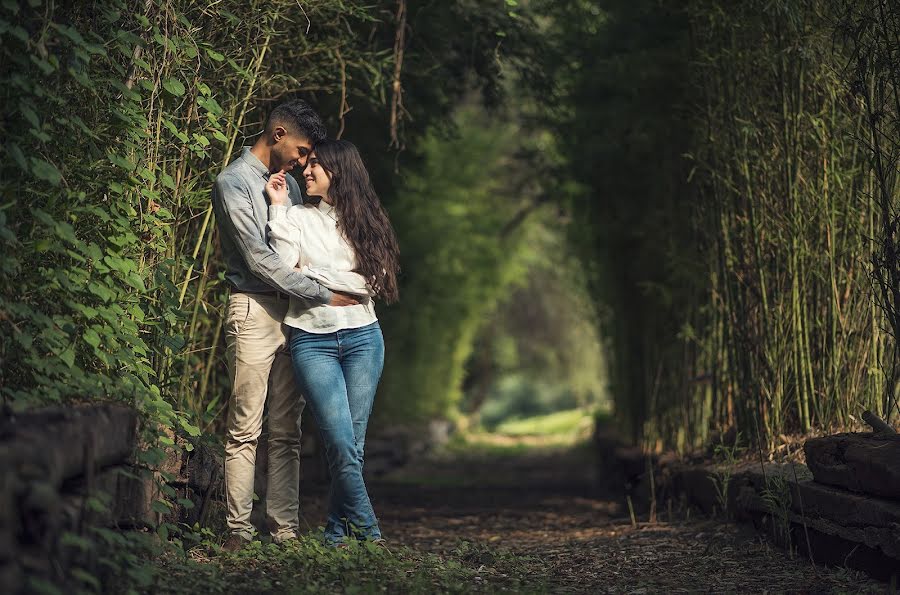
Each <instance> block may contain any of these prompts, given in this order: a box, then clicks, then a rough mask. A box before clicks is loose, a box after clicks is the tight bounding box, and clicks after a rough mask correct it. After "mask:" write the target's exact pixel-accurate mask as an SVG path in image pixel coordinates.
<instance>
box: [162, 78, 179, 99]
mask: <svg viewBox="0 0 900 595" xmlns="http://www.w3.org/2000/svg"><path fill="white" fill-rule="evenodd" d="M163 88H164V89H165V90H166V91H168V92H169V93H171V94H172V95H175V96H176V97H181V96H182V95H184V85H183V84H182V83H181V81H179V80H178V79H176V78H169V79H166V80H165V82H163Z"/></svg>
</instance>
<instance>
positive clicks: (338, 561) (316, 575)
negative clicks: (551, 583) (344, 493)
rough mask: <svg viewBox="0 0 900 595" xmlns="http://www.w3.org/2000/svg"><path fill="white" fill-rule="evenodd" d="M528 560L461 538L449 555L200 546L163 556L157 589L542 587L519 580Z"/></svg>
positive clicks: (315, 543)
mask: <svg viewBox="0 0 900 595" xmlns="http://www.w3.org/2000/svg"><path fill="white" fill-rule="evenodd" d="M529 562H530V560H529V559H528V558H524V557H521V556H517V555H515V554H512V553H509V552H506V551H504V550H500V549H495V548H491V547H489V546H488V545H486V544H475V543H470V542H460V544H459V545H458V546H457V547H456V548H455V549H454V550H452V551H451V552H449V553H448V555H446V556H438V555H434V554H430V553H424V552H419V551H416V550H412V549H409V548H404V547H393V546H388V547H387V548H384V547H379V546H377V545H374V544H372V543H365V542H351V543H350V544H349V547H348V548H346V549H336V548H332V547H328V546H325V545H324V544H323V543H322V542H321V541H320V540H319V539H318V537H316V536H312V535H309V536H306V537H303V538H301V539H299V540H297V541H294V542H289V543H288V544H284V545H276V544H271V543H270V544H262V543H259V542H257V543H254V544H251V545H250V546H248V547H247V548H245V549H244V550H242V551H241V552H239V553H237V554H233V555H230V554H221V553H218V552H216V550H215V548H213V547H212V546H209V545H203V546H199V547H197V548H195V549H194V550H191V551H190V552H188V554H187V555H183V554H182V555H173V554H170V555H167V556H165V557H163V558H162V559H161V560H160V565H159V567H158V568H159V572H158V573H157V576H156V577H155V578H156V580H155V581H154V585H153V586H152V588H151V589H150V590H152V591H153V592H154V593H254V594H261V593H298V594H299V593H383V592H387V593H398V592H399V593H470V592H497V591H511V592H517V593H522V592H525V593H540V592H546V588H545V587H544V585H543V584H541V583H538V584H531V585H526V584H524V582H523V580H524V579H523V578H521V577H523V576H524V575H525V568H526V565H527V564H529Z"/></svg>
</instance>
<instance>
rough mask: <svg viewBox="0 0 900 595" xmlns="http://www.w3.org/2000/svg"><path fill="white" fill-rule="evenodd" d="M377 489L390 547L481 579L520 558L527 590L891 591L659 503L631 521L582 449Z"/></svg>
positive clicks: (313, 502)
mask: <svg viewBox="0 0 900 595" xmlns="http://www.w3.org/2000/svg"><path fill="white" fill-rule="evenodd" d="M370 492H371V494H372V499H373V503H374V505H375V508H376V512H377V513H378V515H379V517H380V519H381V523H382V529H383V531H384V533H385V535H386V536H387V537H388V539H389V540H390V543H392V544H396V545H401V546H408V547H410V548H413V549H415V550H419V551H423V552H429V553H434V554H438V555H440V556H442V557H443V556H446V557H448V558H450V559H452V558H453V557H457V558H459V557H460V556H462V557H464V558H467V559H466V560H464V561H465V562H468V563H481V564H482V565H483V566H484V568H485V572H486V574H487V573H489V572H490V571H491V568H492V565H496V564H495V562H496V561H497V560H498V559H499V558H501V557H502V558H503V559H504V560H506V561H507V562H508V561H509V560H510V559H511V558H512V559H516V560H517V561H518V563H516V564H515V566H514V568H515V571H516V572H517V573H519V576H518V577H517V578H518V579H519V580H520V581H521V584H522V585H528V586H529V590H530V589H531V588H534V589H535V590H538V591H550V592H589V593H679V592H716V593H721V592H733V593H764V592H798V593H832V592H834V593H856V592H866V593H868V592H887V591H889V590H890V586H889V585H886V584H884V583H880V582H877V581H874V580H872V579H869V578H868V577H867V576H866V575H864V574H861V573H858V572H855V571H851V570H847V569H842V568H826V567H824V566H820V565H816V564H813V563H811V562H810V560H809V559H805V558H800V557H798V556H796V555H794V556H792V555H791V554H790V553H789V552H786V551H785V550H782V549H779V548H777V547H774V546H772V545H770V544H768V543H767V542H766V541H765V539H764V538H762V537H761V536H760V535H758V534H757V533H755V532H754V531H753V530H752V529H750V528H747V527H743V526H739V525H736V524H733V523H730V522H728V521H727V519H714V518H709V517H702V516H698V515H697V514H693V515H692V514H691V512H690V511H688V510H678V509H675V510H669V509H668V508H666V507H661V508H662V510H661V511H660V515H659V517H660V518H659V519H658V520H657V521H656V522H654V523H649V522H646V521H647V518H646V515H644V516H643V517H641V516H640V515H639V516H638V517H637V519H636V520H637V521H638V522H637V524H636V525H635V524H633V522H632V519H631V516H630V515H629V512H628V509H627V507H626V506H625V505H624V502H623V501H622V494H623V490H622V489H621V487H620V486H616V485H610V482H607V481H605V480H604V477H602V476H601V474H600V473H599V472H598V470H597V467H596V465H594V464H593V463H592V461H591V456H590V452H589V451H588V450H586V449H557V450H554V451H551V452H543V453H535V452H524V453H518V454H484V453H482V454H478V455H458V454H457V455H454V456H447V457H440V458H430V459H427V460H423V461H420V462H419V463H417V464H414V465H411V466H409V467H406V468H404V469H402V470H400V471H398V472H395V473H393V474H392V475H390V476H387V477H385V478H381V479H379V480H376V481H372V482H370ZM323 496H324V494H323V493H321V492H320V491H318V490H313V491H311V492H307V493H306V494H305V496H304V502H303V503H304V513H305V514H304V516H305V517H306V518H307V519H308V521H309V522H310V523H311V524H312V525H315V524H317V523H318V522H320V520H319V519H321V518H322V517H323V516H324V510H323V509H322V506H323V504H324V502H323V500H324V498H323ZM461 546H462V547H461ZM500 566H503V565H500ZM506 566H507V567H508V566H509V565H508V564H506Z"/></svg>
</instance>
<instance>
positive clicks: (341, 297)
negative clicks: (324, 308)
mask: <svg viewBox="0 0 900 595" xmlns="http://www.w3.org/2000/svg"><path fill="white" fill-rule="evenodd" d="M360 303H362V302H360V301H359V299H357V296H354V295H350V294H349V293H341V292H339V291H332V292H331V301H330V302H328V305H329V306H357V305H359V304H360Z"/></svg>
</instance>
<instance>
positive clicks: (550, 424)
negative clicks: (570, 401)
mask: <svg viewBox="0 0 900 595" xmlns="http://www.w3.org/2000/svg"><path fill="white" fill-rule="evenodd" d="M593 427H594V414H593V412H592V411H590V410H585V409H570V410H567V411H556V412H554V413H548V414H547V415H538V416H535V417H527V418H524V419H511V420H507V421H504V422H502V423H501V424H499V425H498V426H497V429H496V433H498V434H504V435H506V436H559V437H569V436H575V437H577V436H581V435H584V434H586V433H589V432H590V431H591V429H592V428H593Z"/></svg>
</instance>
